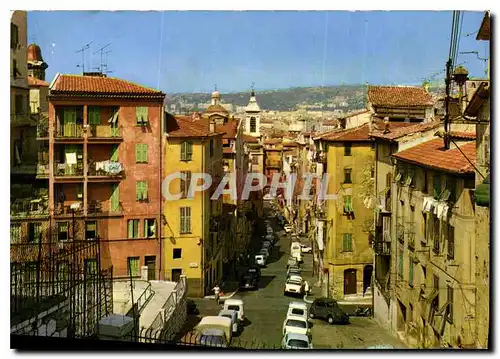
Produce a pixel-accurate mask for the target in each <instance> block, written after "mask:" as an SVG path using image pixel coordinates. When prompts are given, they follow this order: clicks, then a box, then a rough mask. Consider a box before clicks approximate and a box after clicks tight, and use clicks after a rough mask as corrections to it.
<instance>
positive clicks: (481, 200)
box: [474, 175, 490, 207]
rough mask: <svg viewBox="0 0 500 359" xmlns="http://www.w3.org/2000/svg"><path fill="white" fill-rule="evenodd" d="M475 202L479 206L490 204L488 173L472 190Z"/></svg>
mask: <svg viewBox="0 0 500 359" xmlns="http://www.w3.org/2000/svg"><path fill="white" fill-rule="evenodd" d="M474 197H475V201H476V204H477V205H478V206H481V207H489V206H490V175H488V176H487V177H486V178H485V180H484V181H483V183H481V184H480V185H478V186H477V187H476V190H475V191H474Z"/></svg>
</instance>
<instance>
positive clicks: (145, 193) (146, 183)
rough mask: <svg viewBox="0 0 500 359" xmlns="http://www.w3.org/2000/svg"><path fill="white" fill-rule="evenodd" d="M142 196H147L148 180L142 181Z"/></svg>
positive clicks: (145, 197)
mask: <svg viewBox="0 0 500 359" xmlns="http://www.w3.org/2000/svg"><path fill="white" fill-rule="evenodd" d="M142 198H143V199H147V198H148V181H143V182H142Z"/></svg>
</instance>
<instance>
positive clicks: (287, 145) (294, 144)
mask: <svg viewBox="0 0 500 359" xmlns="http://www.w3.org/2000/svg"><path fill="white" fill-rule="evenodd" d="M297 146H298V144H297V142H283V147H297Z"/></svg>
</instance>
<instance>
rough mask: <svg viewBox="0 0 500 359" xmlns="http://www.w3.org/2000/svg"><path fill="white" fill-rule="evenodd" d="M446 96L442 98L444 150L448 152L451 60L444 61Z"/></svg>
mask: <svg viewBox="0 0 500 359" xmlns="http://www.w3.org/2000/svg"><path fill="white" fill-rule="evenodd" d="M445 84H446V90H445V91H446V95H445V98H444V136H443V139H444V148H445V149H446V150H448V149H449V148H450V141H449V138H448V136H449V125H450V123H449V122H450V87H451V59H448V61H446V79H445Z"/></svg>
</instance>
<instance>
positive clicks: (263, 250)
mask: <svg viewBox="0 0 500 359" xmlns="http://www.w3.org/2000/svg"><path fill="white" fill-rule="evenodd" d="M259 254H264V255H265V256H266V260H267V258H269V249H267V248H261V250H260V252H259Z"/></svg>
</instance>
